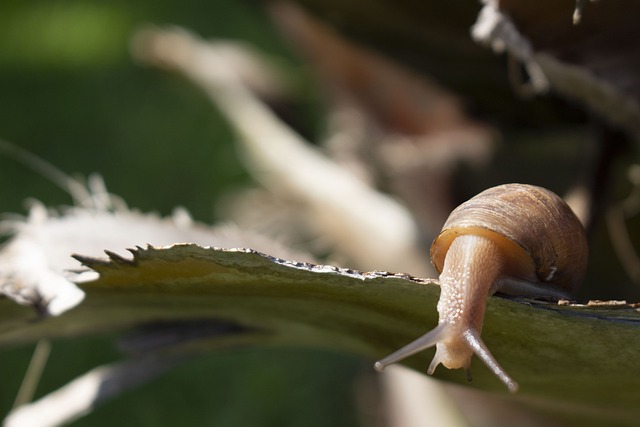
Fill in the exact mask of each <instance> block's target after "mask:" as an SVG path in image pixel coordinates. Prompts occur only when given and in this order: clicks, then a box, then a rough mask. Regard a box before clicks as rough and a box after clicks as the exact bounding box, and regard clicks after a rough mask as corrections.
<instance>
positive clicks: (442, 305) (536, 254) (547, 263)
mask: <svg viewBox="0 0 640 427" xmlns="http://www.w3.org/2000/svg"><path fill="white" fill-rule="evenodd" d="M430 253H431V262H432V263H433V265H434V266H435V267H436V270H437V271H438V272H439V273H440V279H439V282H440V288H441V290H440V299H439V301H438V306H437V309H438V314H439V320H438V325H437V326H436V327H435V328H434V329H432V330H431V331H429V332H427V333H426V334H425V335H423V336H422V337H420V338H418V339H417V340H415V341H413V342H411V343H410V344H408V345H406V346H405V347H403V348H401V349H399V350H398V351H396V352H394V353H392V354H391V355H389V356H387V357H385V358H384V359H382V360H380V361H378V362H376V365H375V367H376V369H377V370H382V369H384V367H386V366H387V365H389V364H391V363H395V362H397V361H399V360H402V359H404V358H406V357H409V356H411V355H413V354H415V353H417V352H420V351H422V350H425V349H427V348H430V347H433V346H435V347H436V354H435V356H434V358H433V360H432V362H431V364H430V365H429V368H428V370H427V372H428V373H429V374H432V373H433V372H434V371H435V369H436V367H437V366H438V365H439V364H443V365H444V366H445V367H447V368H449V369H457V368H464V369H465V370H466V371H467V376H468V378H469V379H471V374H470V370H469V367H470V364H471V357H472V356H473V354H476V355H477V356H478V357H479V358H480V359H481V360H482V361H483V362H484V363H485V365H486V366H487V367H488V368H489V369H490V370H491V371H492V372H493V373H494V374H495V375H496V376H497V377H498V378H499V379H500V380H501V381H502V382H503V383H504V384H505V385H506V386H507V387H508V388H509V390H511V391H516V390H517V389H518V384H517V382H516V381H514V380H513V379H512V378H511V377H510V376H509V375H508V374H507V373H506V372H505V371H504V369H502V367H501V366H500V364H499V363H498V362H497V361H496V359H495V358H494V357H493V356H492V354H491V352H490V351H489V349H488V347H487V346H486V345H485V344H484V342H483V341H482V338H481V337H480V333H481V331H482V324H483V320H484V312H485V307H486V302H487V298H488V297H489V296H490V295H492V294H494V293H496V292H501V293H505V294H510V295H518V296H525V297H531V298H552V299H558V298H567V297H569V296H570V295H571V293H572V292H573V291H574V290H575V289H576V288H577V286H578V285H579V284H580V282H581V281H582V278H583V277H584V274H585V271H586V267H587V256H588V248H587V239H586V234H585V231H584V227H583V226H582V224H581V223H580V221H579V220H578V218H577V217H576V215H575V214H574V213H573V211H572V210H571V208H570V207H569V206H568V205H567V204H566V203H565V202H564V201H563V200H562V199H561V198H560V197H559V196H557V195H556V194H555V193H553V192H551V191H549V190H547V189H544V188H541V187H536V186H533V185H525V184H505V185H500V186H497V187H493V188H490V189H488V190H485V191H483V192H482V193H480V194H478V195H476V196H475V197H473V198H471V199H470V200H468V201H467V202H465V203H463V204H461V205H460V206H458V207H457V208H456V209H454V210H453V212H451V214H450V216H449V218H448V219H447V221H446V222H445V224H444V226H443V228H442V231H441V232H440V234H439V235H438V237H436V239H435V240H434V242H433V244H432V245H431V251H430Z"/></svg>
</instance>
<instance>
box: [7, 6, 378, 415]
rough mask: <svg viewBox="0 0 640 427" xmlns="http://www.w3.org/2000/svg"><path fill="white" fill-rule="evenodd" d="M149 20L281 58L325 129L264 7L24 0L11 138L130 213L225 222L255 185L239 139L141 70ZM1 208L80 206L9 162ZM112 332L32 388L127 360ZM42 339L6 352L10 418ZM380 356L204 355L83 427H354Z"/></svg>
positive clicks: (302, 115)
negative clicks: (136, 58)
mask: <svg viewBox="0 0 640 427" xmlns="http://www.w3.org/2000/svg"><path fill="white" fill-rule="evenodd" d="M144 24H154V25H179V26H183V27H186V28H188V29H190V30H192V31H194V32H196V33H198V34H199V35H202V36H204V37H215V38H230V39H240V40H244V41H247V42H249V43H251V44H253V45H255V46H257V47H258V48H259V49H261V50H264V51H265V52H267V53H269V54H271V55H273V56H274V57H275V59H276V60H277V61H278V62H279V63H280V65H282V66H283V67H284V68H285V70H286V71H287V72H288V73H290V75H291V78H292V81H293V82H294V85H295V87H296V89H297V92H298V93H299V96H300V100H299V102H300V106H301V109H300V112H299V117H298V122H299V123H300V124H301V126H302V129H301V130H302V131H303V132H307V133H313V132H316V129H317V128H319V127H320V126H321V125H318V124H317V123H318V122H317V121H316V120H315V117H318V115H317V114H315V112H316V111H317V110H318V109H320V108H321V103H320V101H318V99H317V97H315V95H314V93H313V90H312V85H311V84H310V78H309V77H308V76H307V75H306V74H305V69H304V66H303V65H301V64H300V63H299V62H297V60H296V59H295V57H294V56H293V55H291V54H289V53H288V51H287V48H286V46H285V43H283V42H282V40H281V39H280V37H279V35H278V34H277V33H276V32H275V31H274V29H273V27H272V25H271V23H270V22H269V20H268V17H267V16H266V15H265V14H264V11H263V10H262V9H261V7H260V4H259V3H258V2H254V1H238V0H213V1H197V0H191V1H186V2H175V1H157V0H156V1H136V2H128V1H122V0H120V1H118V0H115V1H110V2H104V1H98V0H94V1H91V0H65V1H52V0H44V1H23V0H4V1H3V2H1V3H0V137H1V138H4V139H7V140H9V141H13V142H15V143H16V144H18V145H20V146H21V147H24V148H26V149H27V150H29V151H31V152H33V153H35V154H37V155H39V156H41V157H43V158H45V159H47V160H48V161H50V162H51V163H52V164H54V165H56V166H57V167H59V168H60V169H62V170H63V171H65V172H67V173H71V174H74V173H77V174H79V175H80V176H86V175H88V174H90V173H93V172H98V173H100V174H101V175H102V176H103V177H104V179H105V181H106V184H107V186H108V188H109V190H110V191H111V192H113V193H115V194H117V195H120V196H122V197H123V198H124V200H126V202H127V203H128V204H129V206H131V207H133V208H139V209H141V210H143V211H156V212H160V213H163V214H167V213H169V212H170V211H171V210H172V208H173V207H175V206H178V205H180V206H184V207H186V208H187V209H188V210H189V211H190V212H191V213H192V215H193V216H194V217H195V218H196V219H198V220H200V221H203V222H207V223H213V222H215V221H216V219H217V218H216V215H215V203H216V200H217V199H218V198H219V197H220V196H221V195H224V194H225V193H227V192H232V191H234V190H235V189H237V188H238V187H240V186H242V185H243V184H245V183H247V181H248V179H249V178H248V175H247V174H246V172H245V171H244V170H243V168H242V166H241V164H240V162H239V161H238V159H237V156H236V152H235V149H234V145H233V138H234V137H233V135H232V134H231V132H230V131H229V128H228V127H227V125H226V124H225V123H224V121H223V120H222V119H221V117H220V116H219V115H218V113H217V111H216V110H215V108H214V107H213V106H212V105H211V104H210V103H209V101H208V100H207V99H206V98H205V96H204V95H202V94H201V93H200V92H199V91H198V90H197V89H196V88H194V87H193V86H192V85H191V84H189V83H187V82H186V81H184V80H182V79H181V78H179V77H177V76H173V75H169V74H166V73H162V72H159V71H157V70H152V69H148V68H144V67H141V66H138V65H137V64H135V63H134V62H133V61H132V60H131V58H130V56H129V52H128V43H129V38H130V36H131V34H132V33H133V31H135V30H136V29H137V28H139V26H141V25H144ZM0 194H1V195H2V196H1V197H0V212H17V213H25V212H26V209H25V200H26V199H27V198H35V199H37V200H40V201H42V202H44V203H46V204H47V205H50V206H57V205H60V204H69V203H70V202H71V200H70V197H69V196H68V195H67V194H65V193H64V192H62V191H60V190H59V189H57V188H56V187H55V186H54V185H53V184H52V183H51V182H49V181H47V180H46V179H45V178H43V177H41V176H39V175H38V174H37V173H35V172H33V171H31V170H29V169H28V168H26V167H24V166H23V165H21V164H18V163H16V162H14V161H13V160H12V159H10V158H7V157H6V156H5V155H0ZM115 338H116V337H114V336H105V337H92V338H85V339H68V340H61V341H56V342H54V346H53V351H52V354H51V359H50V362H49V364H48V366H47V368H46V370H45V373H44V377H43V379H42V383H41V385H40V387H39V388H38V392H37V396H42V395H44V394H46V393H47V392H49V391H52V390H55V389H56V388H58V387H60V386H62V385H64V384H66V383H67V382H68V381H70V380H72V379H73V378H75V377H76V376H78V375H81V374H83V373H85V372H86V371H88V370H89V369H91V368H92V367H94V366H96V365H98V364H102V363H107V362H109V361H113V360H118V359H120V358H121V355H120V353H119V352H118V351H117V349H116V346H115V345H114V341H115ZM32 350H33V346H27V347H23V348H17V349H2V350H0V366H1V368H0V375H1V377H0V378H1V379H0V417H2V418H4V415H6V413H7V411H8V410H9V409H10V407H11V405H12V403H13V400H14V398H15V395H16V392H17V390H18V387H19V384H20V381H21V379H22V376H23V375H24V372H25V369H26V367H27V365H28V361H29V358H30V357H31V352H32ZM363 367H369V364H363V361H361V360H357V359H354V358H349V357H347V356H338V355H335V354H327V353H322V352H318V351H312V350H302V349H282V350H275V349H269V350H267V349H244V350H238V351H228V352H223V353H220V354H215V355H211V356H210V357H206V358H202V359H200V360H198V361H196V362H194V363H191V364H188V365H185V366H183V367H181V368H179V369H177V370H175V371H173V372H171V373H170V374H168V375H166V376H164V377H162V378H160V379H158V380H156V381H154V382H152V383H151V384H148V385H146V386H143V387H141V388H140V389H138V390H136V391H133V392H130V393H127V394H125V395H124V396H122V397H120V398H118V399H115V400H114V401H112V402H110V403H108V404H106V405H105V406H103V407H100V408H99V409H97V410H96V411H95V412H94V413H92V414H91V415H89V416H87V417H86V418H83V419H81V420H79V421H77V422H75V423H74V424H73V425H75V426H112V425H115V424H117V425H119V426H122V427H125V426H143V425H144V426H151V425H153V426H174V425H184V426H190V425H194V426H203V425H212V426H300V425H305V426H327V425H332V426H353V425H357V424H358V416H359V415H358V414H357V413H356V409H355V407H356V403H355V394H354V385H353V381H352V379H354V378H356V377H357V376H358V374H359V373H360V372H361V370H363V369H364V368H363Z"/></svg>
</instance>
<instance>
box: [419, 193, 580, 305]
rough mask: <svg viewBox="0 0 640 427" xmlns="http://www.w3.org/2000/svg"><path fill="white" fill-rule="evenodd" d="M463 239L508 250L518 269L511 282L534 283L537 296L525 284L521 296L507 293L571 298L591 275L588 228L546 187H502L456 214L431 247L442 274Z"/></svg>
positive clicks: (506, 289)
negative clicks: (486, 240) (482, 239)
mask: <svg viewBox="0 0 640 427" xmlns="http://www.w3.org/2000/svg"><path fill="white" fill-rule="evenodd" d="M463 234H481V235H482V234H483V235H487V236H490V237H491V238H492V239H493V240H494V241H496V242H498V243H499V244H501V245H503V246H504V247H505V252H506V253H507V255H508V256H510V258H511V261H512V262H514V263H515V264H514V266H513V267H512V268H511V269H510V270H511V277H510V278H511V279H516V280H517V279H521V280H520V281H519V282H523V281H526V282H529V283H531V284H532V285H534V288H535V289H537V290H538V292H530V291H531V288H530V287H526V285H524V284H523V286H522V287H521V288H520V290H518V289H517V288H516V289H512V288H511V287H509V285H508V284H507V283H505V286H504V288H502V289H496V290H497V291H501V292H503V293H513V294H517V295H521V296H530V297H545V296H548V297H552V298H553V297H558V296H560V297H562V296H569V295H571V293H572V292H573V291H575V289H576V288H577V287H578V285H579V284H580V283H581V282H582V279H583V278H584V275H585V272H586V269H587V258H588V250H587V238H586V235H585V231H584V227H583V226H582V224H581V223H580V220H578V218H577V217H576V215H575V214H574V213H573V211H572V210H571V208H570V207H569V206H568V205H567V204H566V203H565V202H564V200H562V199H561V198H560V197H559V196H558V195H556V194H555V193H553V192H552V191H549V190H547V189H545V188H542V187H537V186H534V185H526V184H505V185H499V186H497V187H493V188H489V189H488V190H485V191H483V192H482V193H480V194H478V195H476V196H475V197H473V198H471V199H469V200H468V201H466V202H465V203H463V204H461V205H460V206H458V207H457V208H456V209H454V210H453V212H451V214H450V215H449V218H448V219H447V221H446V222H445V224H444V226H443V227H442V231H441V232H440V235H438V237H436V239H435V240H434V242H433V244H432V245H431V262H432V263H433V265H434V266H435V267H436V269H437V270H438V273H441V272H442V267H443V265H444V259H445V256H446V254H447V251H448V249H449V247H450V246H451V243H452V242H453V240H454V239H455V238H456V237H458V236H460V235H463ZM511 283H513V282H511ZM498 287H499V286H498ZM527 292H530V293H527Z"/></svg>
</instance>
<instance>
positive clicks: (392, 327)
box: [0, 244, 640, 425]
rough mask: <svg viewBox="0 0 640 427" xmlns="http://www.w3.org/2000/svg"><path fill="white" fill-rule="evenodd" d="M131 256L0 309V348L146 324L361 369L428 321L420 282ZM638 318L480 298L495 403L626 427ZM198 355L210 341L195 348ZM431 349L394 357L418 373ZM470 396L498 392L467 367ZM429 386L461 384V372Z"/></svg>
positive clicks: (630, 312)
mask: <svg viewBox="0 0 640 427" xmlns="http://www.w3.org/2000/svg"><path fill="white" fill-rule="evenodd" d="M132 253H133V258H132V259H125V258H122V257H120V256H118V255H115V254H110V258H109V259H108V260H99V259H94V258H84V257H81V256H78V257H77V258H78V259H80V260H81V261H82V262H83V263H84V264H85V265H87V266H89V267H90V268H92V269H94V270H96V271H97V272H98V273H99V274H100V277H99V279H98V280H95V281H92V282H89V283H85V284H82V285H81V287H82V288H83V290H84V291H85V292H86V294H87V296H86V300H85V301H84V302H83V303H82V304H81V305H80V306H78V307H77V308H75V309H73V310H71V311H69V312H68V313H65V314H64V315H61V316H59V317H55V318H47V319H43V320H40V321H35V322H34V314H33V312H32V311H28V310H26V309H25V308H23V307H19V306H17V305H16V304H12V303H9V302H8V301H0V302H1V303H2V304H0V345H9V344H15V343H17V342H24V341H30V340H35V339H38V338H42V337H57V336H69V335H75V334H89V333H96V332H98V331H104V330H109V329H120V328H130V327H132V326H136V325H142V324H148V323H154V322H158V321H173V322H175V321H179V320H184V321H193V320H216V321H220V322H222V323H223V324H225V325H234V326H237V327H235V328H231V330H232V331H235V332H234V334H232V335H231V336H229V335H228V334H227V335H225V336H224V337H223V338H222V340H223V345H224V342H226V343H227V344H228V345H237V344H245V345H246V344H254V345H288V346H315V347H324V348H329V349H332V350H335V351H341V352H353V353H357V354H360V355H362V356H363V357H366V358H368V359H370V361H371V363H372V364H373V361H374V360H376V359H377V358H380V357H382V356H385V355H386V354H388V353H389V352H391V351H392V350H395V349H397V348H398V347H400V346H401V345H404V344H406V343H407V342H409V341H411V340H413V339H414V338H416V337H417V336H418V335H420V334H422V333H424V332H425V331H427V330H428V329H430V328H432V327H433V326H435V324H436V323H437V312H436V309H435V306H436V302H437V298H438V294H439V290H438V287H437V286H435V285H433V284H431V283H429V281H428V280H423V279H416V278H411V277H408V276H406V275H402V274H392V273H387V272H371V273H362V272H357V271H353V270H348V269H339V268H336V267H331V266H318V265H312V264H306V263H296V262H291V261H285V260H281V259H277V258H273V257H270V256H268V255H264V254H261V253H258V252H256V251H252V250H248V249H214V248H204V247H200V246H197V245H194V244H180V245H174V246H170V247H162V248H154V247H148V248H146V249H142V248H138V249H135V250H132ZM639 322H640V315H639V314H638V313H637V311H636V309H635V308H633V307H630V306H627V305H622V306H607V305H604V306H595V307H575V306H560V305H557V304H549V303H541V302H534V301H529V300H519V301H514V300H507V299H503V298H491V299H490V302H489V305H488V309H487V314H486V319H485V328H484V331H483V338H484V340H485V342H486V343H487V345H488V346H489V347H490V349H491V351H492V352H493V354H494V355H495V357H496V358H497V359H498V360H499V361H500V363H501V364H502V365H503V367H504V368H505V369H506V370H507V371H508V372H509V373H510V374H511V375H512V376H513V377H514V378H515V379H516V380H517V381H518V382H519V384H520V392H519V393H517V394H515V395H513V396H505V398H506V399H513V400H515V401H518V402H520V403H521V404H524V405H526V406H529V407H531V408H532V409H535V410H536V411H538V412H541V413H543V414H547V415H551V416H552V417H553V418H555V419H563V418H566V419H570V420H572V421H574V422H575V421H576V420H580V422H581V423H583V424H580V425H590V424H594V423H595V424H597V423H598V422H604V420H607V423H608V425H616V423H618V424H620V425H632V424H633V422H634V420H636V419H637V417H638V416H639V415H640V409H639V408H638V405H637V402H638V401H640V387H638V385H639V384H640V380H638V378H640V367H639V366H638V364H637V363H636V358H635V356H636V355H637V354H638V353H639V352H640V341H639V340H638V339H637V337H638V333H639V332H640V323H639ZM205 341H206V342H204V344H203V345H204V346H205V348H207V346H209V347H208V348H209V350H211V349H214V348H218V347H219V346H220V345H221V344H220V342H217V341H216V340H205ZM432 356H433V351H426V352H423V353H421V354H419V355H416V356H414V357H411V358H409V359H407V360H406V363H407V364H408V365H409V366H412V367H414V368H416V369H418V370H420V371H424V370H426V366H427V365H428V362H429V361H430V360H431V357H432ZM472 372H473V382H472V383H471V386H472V387H476V388H479V389H484V390H490V391H493V392H497V393H504V394H505V395H506V394H507V391H506V389H505V388H504V386H503V385H502V384H501V383H499V382H498V380H497V379H496V378H495V377H494V376H493V374H491V373H490V372H489V371H488V370H487V369H486V368H485V367H484V366H483V365H482V363H480V362H479V361H478V360H477V359H474V361H473V363H472ZM435 377H437V378H441V379H444V380H447V381H452V382H457V383H461V384H466V376H465V374H464V372H463V371H461V370H455V371H449V370H447V369H444V368H442V367H440V368H438V370H437V371H436V374H435Z"/></svg>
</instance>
